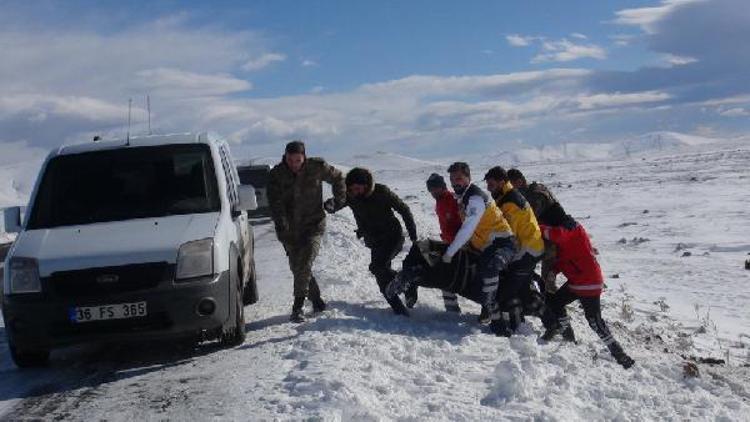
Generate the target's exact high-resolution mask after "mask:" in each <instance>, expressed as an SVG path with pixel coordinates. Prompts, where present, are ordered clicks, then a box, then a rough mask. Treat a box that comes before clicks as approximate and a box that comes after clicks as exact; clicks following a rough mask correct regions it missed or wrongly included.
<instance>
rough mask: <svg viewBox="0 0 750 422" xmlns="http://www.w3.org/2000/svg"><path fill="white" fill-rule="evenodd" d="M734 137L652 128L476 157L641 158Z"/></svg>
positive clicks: (511, 161) (510, 160)
mask: <svg viewBox="0 0 750 422" xmlns="http://www.w3.org/2000/svg"><path fill="white" fill-rule="evenodd" d="M730 143H732V140H727V139H719V138H708V137H702V136H696V135H687V134H683V133H677V132H666V131H662V132H650V133H646V134H643V135H640V136H637V137H635V138H627V139H623V140H620V141H616V142H608V143H596V142H591V143H580V142H569V143H562V144H558V145H544V146H540V147H537V148H517V149H513V150H503V151H500V152H496V153H489V154H483V155H481V156H478V157H473V158H474V161H476V162H479V163H483V164H494V163H503V164H505V165H517V164H521V163H543V162H570V161H596V160H599V161H601V160H613V159H627V158H640V157H641V156H648V155H662V154H668V153H671V154H675V153H682V152H688V151H691V150H695V149H699V148H702V147H706V146H708V147H710V146H711V145H713V144H719V145H720V144H730Z"/></svg>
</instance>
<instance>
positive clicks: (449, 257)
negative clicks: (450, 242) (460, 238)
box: [443, 252, 453, 264]
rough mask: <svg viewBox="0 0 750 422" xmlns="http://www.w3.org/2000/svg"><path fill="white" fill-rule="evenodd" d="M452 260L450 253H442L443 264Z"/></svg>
mask: <svg viewBox="0 0 750 422" xmlns="http://www.w3.org/2000/svg"><path fill="white" fill-rule="evenodd" d="M452 260H453V257H452V256H451V255H448V253H447V252H446V253H445V254H443V263H444V264H450V263H451V261H452Z"/></svg>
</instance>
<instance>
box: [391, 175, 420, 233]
mask: <svg viewBox="0 0 750 422" xmlns="http://www.w3.org/2000/svg"><path fill="white" fill-rule="evenodd" d="M384 188H385V193H386V196H387V197H388V202H389V203H390V206H391V208H393V209H394V210H395V211H396V212H397V213H399V214H401V219H402V220H404V226H406V232H407V233H409V239H410V240H411V241H412V242H416V241H417V225H416V224H415V223H414V216H413V215H412V214H411V210H410V209H409V206H408V205H406V203H405V202H404V201H402V200H401V198H399V197H398V195H396V194H395V193H393V191H391V190H390V189H388V187H386V186H384Z"/></svg>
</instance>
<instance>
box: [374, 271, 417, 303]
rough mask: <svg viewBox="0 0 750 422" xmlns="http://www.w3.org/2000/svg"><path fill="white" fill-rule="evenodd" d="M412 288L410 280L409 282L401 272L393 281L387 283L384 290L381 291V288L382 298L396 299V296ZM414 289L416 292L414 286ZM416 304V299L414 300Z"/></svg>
mask: <svg viewBox="0 0 750 422" xmlns="http://www.w3.org/2000/svg"><path fill="white" fill-rule="evenodd" d="M378 284H379V285H381V286H382V284H380V281H378ZM411 288H412V283H411V280H409V277H406V276H404V274H403V272H401V273H398V274H396V276H395V277H393V279H392V280H391V281H390V282H388V284H387V285H386V287H385V289H384V290H383V289H382V287H381V291H382V292H383V296H385V297H386V299H387V298H397V297H398V295H400V294H401V293H404V292H406V291H409V290H410V289H411ZM414 289H415V290H416V286H414ZM415 302H416V299H415Z"/></svg>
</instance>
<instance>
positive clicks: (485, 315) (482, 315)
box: [477, 306, 491, 325]
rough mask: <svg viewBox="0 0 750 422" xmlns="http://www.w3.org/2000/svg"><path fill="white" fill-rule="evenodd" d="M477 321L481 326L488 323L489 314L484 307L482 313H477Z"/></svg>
mask: <svg viewBox="0 0 750 422" xmlns="http://www.w3.org/2000/svg"><path fill="white" fill-rule="evenodd" d="M477 321H479V323H480V324H482V325H487V324H489V323H490V321H491V320H490V312H489V311H488V310H487V307H486V306H482V311H481V312H480V313H479V318H477Z"/></svg>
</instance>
